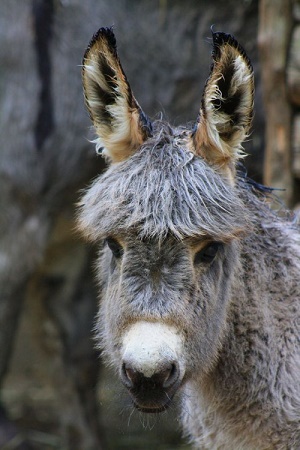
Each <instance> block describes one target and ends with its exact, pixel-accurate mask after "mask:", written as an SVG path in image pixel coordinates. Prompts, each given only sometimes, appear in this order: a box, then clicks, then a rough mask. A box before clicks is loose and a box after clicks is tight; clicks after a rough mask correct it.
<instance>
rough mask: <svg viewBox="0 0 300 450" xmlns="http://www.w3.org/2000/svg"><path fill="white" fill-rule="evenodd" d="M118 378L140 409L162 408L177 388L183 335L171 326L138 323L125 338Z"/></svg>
mask: <svg viewBox="0 0 300 450" xmlns="http://www.w3.org/2000/svg"><path fill="white" fill-rule="evenodd" d="M123 349H124V351H123V360H122V367H121V380H122V382H123V384H124V385H125V387H126V388H127V389H128V391H129V393H130V395H131V398H132V400H133V403H134V405H135V406H136V407H137V409H139V410H140V411H143V412H148V413H154V412H161V411H164V410H165V409H166V408H167V407H168V406H169V404H170V402H171V400H172V398H173V396H174V394H175V393H176V392H177V390H178V388H179V387H180V384H181V381H182V378H183V375H184V370H183V364H182V363H180V360H181V359H182V358H181V355H182V338H181V336H180V335H179V334H178V333H176V330H175V328H174V327H170V326H169V325H165V324H160V323H156V322H146V321H142V322H137V323H135V324H134V325H132V326H131V328H130V329H129V330H128V332H127V333H126V335H125V337H124V344H123Z"/></svg>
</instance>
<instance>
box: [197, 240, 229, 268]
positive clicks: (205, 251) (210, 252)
mask: <svg viewBox="0 0 300 450" xmlns="http://www.w3.org/2000/svg"><path fill="white" fill-rule="evenodd" d="M222 245H223V244H222V243H221V242H210V243H209V244H207V245H206V246H205V247H204V248H202V249H201V250H199V252H197V253H196V254H195V257H194V264H195V265H197V264H200V263H204V264H209V263H211V262H213V260H214V259H215V257H216V256H217V253H218V252H219V250H220V248H221V247H222Z"/></svg>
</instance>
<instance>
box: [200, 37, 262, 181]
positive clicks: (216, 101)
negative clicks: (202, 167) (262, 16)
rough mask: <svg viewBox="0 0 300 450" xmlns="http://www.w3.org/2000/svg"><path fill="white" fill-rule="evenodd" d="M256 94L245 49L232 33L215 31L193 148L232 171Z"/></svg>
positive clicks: (213, 162)
mask: <svg viewBox="0 0 300 450" xmlns="http://www.w3.org/2000/svg"><path fill="white" fill-rule="evenodd" d="M253 97H254V81H253V69H252V66H251V63H250V61H249V59H248V57H247V55H246V53H245V52H244V50H243V49H242V47H241V46H240V45H239V44H238V42H237V41H236V40H235V39H234V38H233V37H232V36H230V35H228V34H225V33H213V64H212V69H211V73H210V76H209V78H208V80H207V82H206V86H205V89H204V93H203V97H202V102H201V108H200V113H199V119H198V122H197V125H196V128H195V131H194V134H193V150H194V151H195V153H196V154H197V155H200V156H202V157H203V158H204V159H206V160H207V161H208V162H209V163H210V164H213V165H216V166H218V167H219V168H220V169H221V170H223V171H224V172H225V173H226V172H227V173H228V172H229V173H230V172H232V169H233V168H234V166H235V162H236V160H237V159H239V158H240V157H242V156H243V151H242V143H243V141H244V140H245V138H246V137H247V135H248V132H249V129H250V125H251V120H252V115H253ZM228 169H229V170H228ZM233 170H234V169H233Z"/></svg>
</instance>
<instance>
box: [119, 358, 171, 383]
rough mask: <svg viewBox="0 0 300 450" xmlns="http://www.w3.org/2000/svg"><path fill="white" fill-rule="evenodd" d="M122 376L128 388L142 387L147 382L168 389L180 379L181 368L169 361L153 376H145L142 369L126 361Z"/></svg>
mask: <svg viewBox="0 0 300 450" xmlns="http://www.w3.org/2000/svg"><path fill="white" fill-rule="evenodd" d="M121 378H122V381H123V383H124V385H125V386H126V387H127V388H128V389H133V388H140V387H141V386H146V385H147V384H148V385H149V386H153V387H156V388H158V389H162V388H164V389H168V388H170V387H172V386H173V384H175V383H176V381H177V380H178V378H179V368H178V365H177V364H176V363H169V364H167V365H164V367H163V368H162V369H161V370H158V371H156V372H154V373H153V374H152V375H151V376H145V375H144V373H143V372H142V371H141V372H140V371H138V370H137V369H135V368H134V367H133V366H132V365H131V364H129V363H126V362H124V363H123V365H122V369H121ZM149 383H150V384H149Z"/></svg>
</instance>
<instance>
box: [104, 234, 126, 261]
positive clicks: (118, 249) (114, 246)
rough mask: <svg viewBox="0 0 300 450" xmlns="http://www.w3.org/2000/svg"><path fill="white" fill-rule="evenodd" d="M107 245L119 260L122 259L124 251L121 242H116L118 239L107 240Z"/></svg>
mask: <svg viewBox="0 0 300 450" xmlns="http://www.w3.org/2000/svg"><path fill="white" fill-rule="evenodd" d="M106 243H107V245H108V247H109V248H110V250H111V252H112V254H113V255H114V257H115V258H117V259H119V258H121V257H122V255H123V253H124V250H123V247H122V245H121V244H119V242H118V241H116V239H114V238H111V237H109V238H107V239H106Z"/></svg>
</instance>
